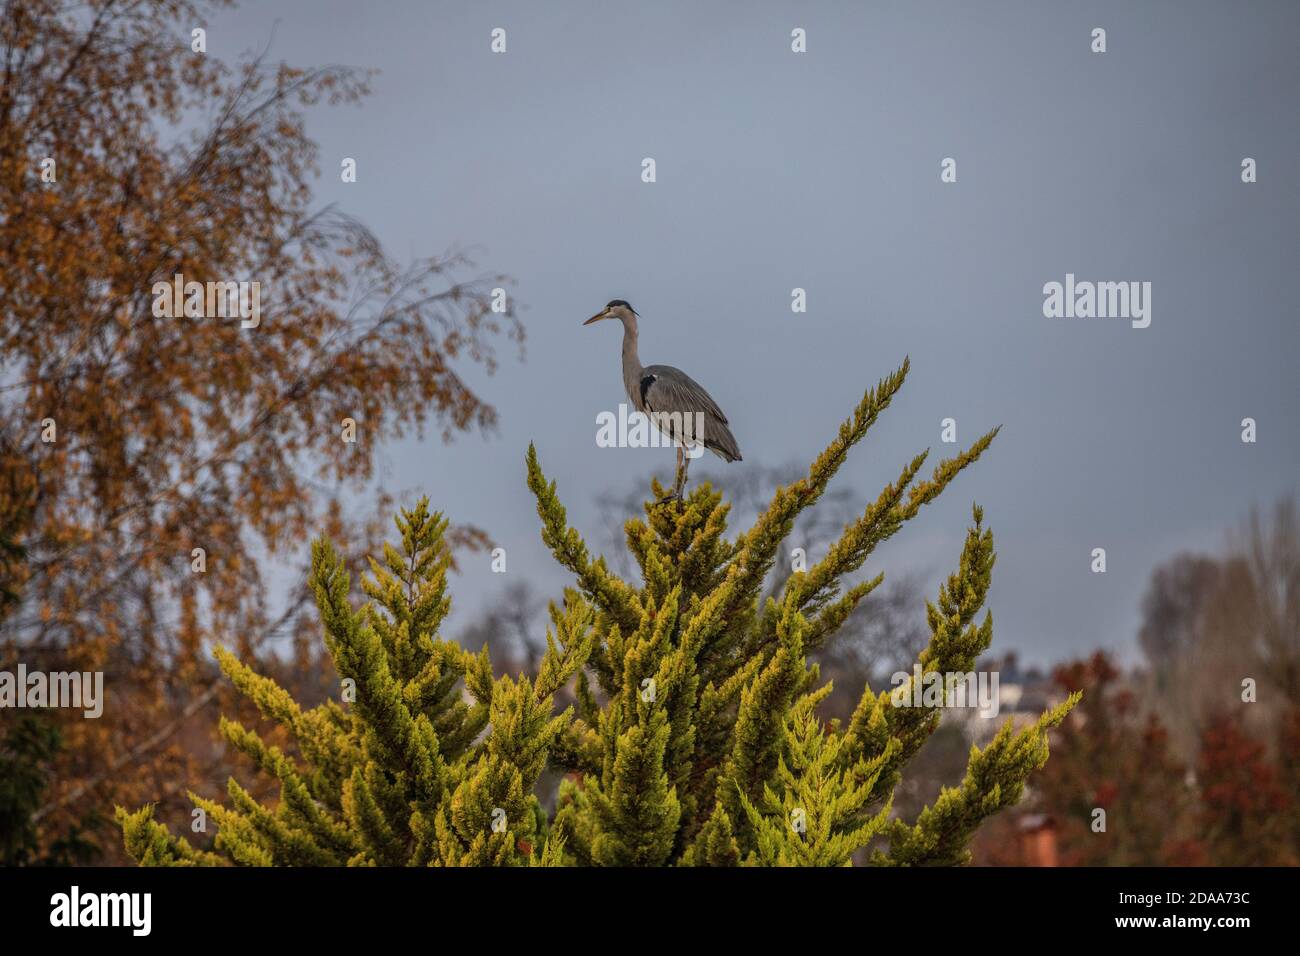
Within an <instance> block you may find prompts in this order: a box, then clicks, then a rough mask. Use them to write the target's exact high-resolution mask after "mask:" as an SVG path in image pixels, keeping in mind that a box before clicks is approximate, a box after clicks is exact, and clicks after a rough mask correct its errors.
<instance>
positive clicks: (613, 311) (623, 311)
mask: <svg viewBox="0 0 1300 956" xmlns="http://www.w3.org/2000/svg"><path fill="white" fill-rule="evenodd" d="M601 319H618V320H619V321H621V322H623V323H624V324H625V325H626V324H627V323H629V322H630V323H631V324H632V325H633V326H635V325H636V319H637V313H636V309H634V308H632V306H630V305H628V302H627V299H611V300H610V302H609V304H608V305H606V306H605V308H603V309H601V310H600V311H599V312H597V313H596V314H595V315H593V316H592V317H591V318H589V319H588V320H587V321H586V322H583V323H582V324H583V325H591V323H593V322H599V321H600V320H601Z"/></svg>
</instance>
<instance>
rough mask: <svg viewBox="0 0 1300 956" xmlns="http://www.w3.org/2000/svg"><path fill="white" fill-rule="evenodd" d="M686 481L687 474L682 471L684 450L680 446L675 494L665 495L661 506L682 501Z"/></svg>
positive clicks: (674, 487) (661, 499)
mask: <svg viewBox="0 0 1300 956" xmlns="http://www.w3.org/2000/svg"><path fill="white" fill-rule="evenodd" d="M684 480H685V474H684V472H683V471H682V449H681V446H680V445H679V446H678V448H677V481H676V483H675V484H674V485H673V493H672V494H671V495H665V496H664V497H662V498H660V499H659V502H658V503H659V504H661V505H662V504H667V503H668V502H670V501H677V500H680V499H681V497H682V482H683V481H684Z"/></svg>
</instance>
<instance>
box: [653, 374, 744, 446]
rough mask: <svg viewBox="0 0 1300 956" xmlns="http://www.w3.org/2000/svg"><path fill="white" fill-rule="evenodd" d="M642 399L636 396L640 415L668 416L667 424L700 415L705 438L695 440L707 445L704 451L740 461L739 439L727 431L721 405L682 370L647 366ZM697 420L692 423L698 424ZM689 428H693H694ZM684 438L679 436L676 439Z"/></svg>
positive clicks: (690, 425)
mask: <svg viewBox="0 0 1300 956" xmlns="http://www.w3.org/2000/svg"><path fill="white" fill-rule="evenodd" d="M639 393H640V394H639V395H638V396H633V397H632V401H633V402H634V403H635V402H636V401H637V398H640V400H641V401H640V406H639V408H638V410H639V411H642V412H646V413H647V414H657V413H667V415H668V416H669V417H668V418H667V422H669V423H672V422H674V421H675V419H673V418H672V417H671V416H672V415H673V414H677V415H695V414H697V413H698V414H700V416H701V417H702V420H703V426H704V434H703V435H695V436H694V437H695V438H696V439H698V440H700V441H702V442H703V443H704V447H705V448H707V449H709V451H711V452H713V453H714V454H716V455H718V456H719V457H720V458H722V459H724V460H726V461H740V460H741V458H740V446H739V445H737V444H736V439H735V436H734V435H732V434H731V429H730V428H728V427H727V424H728V422H727V416H726V415H724V414H723V413H722V409H720V408H719V407H718V403H717V402H715V401H714V400H713V397H712V396H711V395H709V393H708V392H706V391H705V390H704V386H703V385H701V384H700V383H699V382H697V381H695V379H693V378H691V377H690V376H689V375H687V374H686V373H685V372H683V371H682V370H681V369H679V368H673V367H672V366H671V365H647V366H646V367H645V368H644V369H642V370H641V384H640V388H639ZM694 421H695V419H692V422H694ZM686 427H688V428H692V427H694V426H693V424H688V425H687V426H686ZM671 437H673V438H680V437H681V436H679V435H672V436H671Z"/></svg>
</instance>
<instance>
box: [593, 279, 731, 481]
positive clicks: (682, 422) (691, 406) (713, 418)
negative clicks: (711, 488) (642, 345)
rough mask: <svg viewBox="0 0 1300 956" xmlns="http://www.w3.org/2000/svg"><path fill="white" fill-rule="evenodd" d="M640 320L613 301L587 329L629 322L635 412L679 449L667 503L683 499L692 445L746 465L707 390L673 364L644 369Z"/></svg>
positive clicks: (626, 333)
mask: <svg viewBox="0 0 1300 956" xmlns="http://www.w3.org/2000/svg"><path fill="white" fill-rule="evenodd" d="M638 317H639V316H638V313H637V311H636V309H634V308H632V306H630V305H629V304H628V302H627V300H626V299H613V300H611V301H610V302H609V304H608V305H606V306H605V308H604V309H602V310H601V311H600V312H597V313H596V314H595V315H593V316H592V317H591V318H589V319H588V320H587V321H586V322H583V323H582V324H583V325H591V324H592V323H593V322H599V321H601V320H602V319H618V320H619V321H620V322H622V323H623V386H624V387H625V388H626V389H627V397H628V398H629V399H631V400H632V405H633V407H634V408H636V410H637V411H638V412H641V413H642V414H644V415H647V416H649V418H650V420H651V421H652V422H654V424H655V427H656V428H658V429H659V431H660V432H662V433H663V434H664V435H665V436H667V437H668V438H669V439H671V440H672V441H673V443H674V444H676V445H677V482H676V485H675V486H674V487H673V493H672V494H671V495H669V496H668V497H667V498H665V499H663V500H664V501H672V500H674V499H678V500H680V499H681V496H682V488H683V486H684V485H685V484H686V472H687V469H688V468H690V458H691V457H692V456H691V455H683V452H684V451H685V449H686V447H687V446H690V445H703V446H704V447H705V448H707V449H708V450H709V451H711V452H713V453H714V454H715V455H717V456H718V457H719V458H721V459H722V460H723V461H727V462H732V461H740V460H741V457H740V446H739V445H737V444H736V438H735V436H734V435H732V434H731V429H730V428H728V427H727V425H728V422H727V416H726V415H724V414H723V412H722V409H721V408H719V407H718V403H717V402H715V401H714V400H713V397H712V396H711V395H710V394H709V393H708V392H706V391H705V390H704V386H703V385H701V384H700V383H699V382H697V381H695V379H693V378H691V377H690V376H689V375H687V374H686V373H685V372H683V371H682V370H681V369H679V368H673V367H672V366H671V365H642V364H641V356H640V355H638V354H637V348H636V345H637V328H636V321H637V318H638Z"/></svg>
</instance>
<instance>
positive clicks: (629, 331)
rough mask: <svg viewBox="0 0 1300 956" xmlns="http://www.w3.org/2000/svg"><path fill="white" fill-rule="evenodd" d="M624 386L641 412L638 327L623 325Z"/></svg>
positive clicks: (630, 324) (625, 323) (626, 323)
mask: <svg viewBox="0 0 1300 956" xmlns="http://www.w3.org/2000/svg"><path fill="white" fill-rule="evenodd" d="M623 385H624V387H625V388H626V389H627V395H628V398H630V399H632V404H633V405H634V406H636V408H637V409H638V410H639V411H643V410H644V409H642V408H641V356H640V355H638V354H637V349H636V326H635V325H633V324H632V323H630V322H624V323H623Z"/></svg>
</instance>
